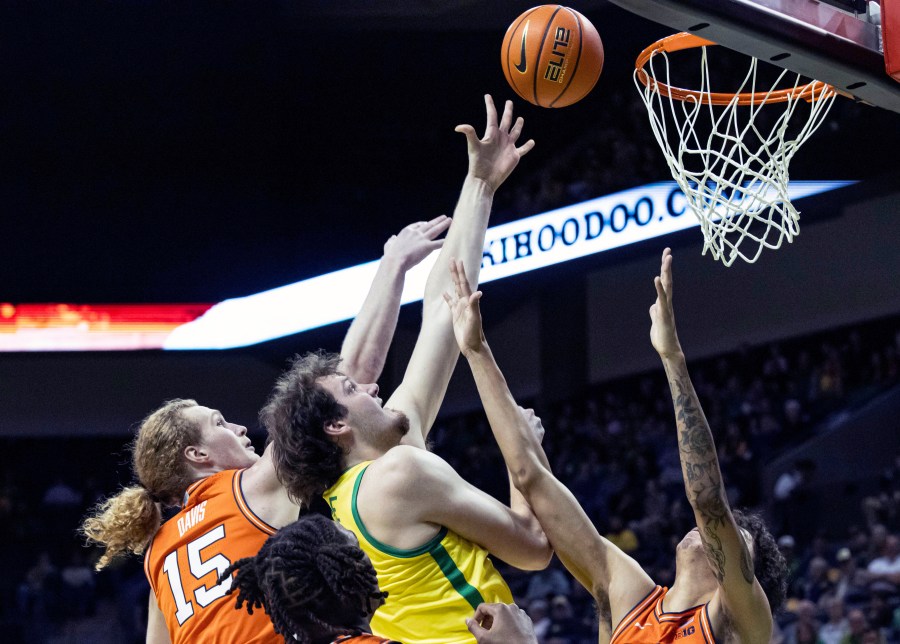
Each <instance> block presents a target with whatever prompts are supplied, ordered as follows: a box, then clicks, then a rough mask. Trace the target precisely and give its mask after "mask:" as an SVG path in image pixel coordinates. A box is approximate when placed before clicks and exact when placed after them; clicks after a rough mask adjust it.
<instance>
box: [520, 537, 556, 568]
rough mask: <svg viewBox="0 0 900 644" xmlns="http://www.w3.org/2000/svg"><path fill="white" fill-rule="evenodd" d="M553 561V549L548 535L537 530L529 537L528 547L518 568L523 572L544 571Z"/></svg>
mask: <svg viewBox="0 0 900 644" xmlns="http://www.w3.org/2000/svg"><path fill="white" fill-rule="evenodd" d="M551 559H553V548H552V547H551V546H550V541H549V540H548V539H547V535H545V534H544V532H543V531H542V530H536V531H534V532H533V533H532V534H530V535H529V543H528V547H527V548H526V549H524V551H523V552H522V558H521V559H520V560H519V561H518V562H517V566H516V567H517V568H520V569H522V570H543V569H544V568H546V567H547V566H549V565H550V560H551Z"/></svg>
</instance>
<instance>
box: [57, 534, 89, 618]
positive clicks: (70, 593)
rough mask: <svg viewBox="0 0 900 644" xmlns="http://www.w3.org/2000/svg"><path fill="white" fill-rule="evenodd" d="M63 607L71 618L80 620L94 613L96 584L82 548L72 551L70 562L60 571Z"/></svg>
mask: <svg viewBox="0 0 900 644" xmlns="http://www.w3.org/2000/svg"><path fill="white" fill-rule="evenodd" d="M60 578H61V580H62V599H63V607H64V609H65V611H66V613H67V615H68V616H69V617H72V618H75V619H80V618H82V617H86V616H88V615H91V614H93V612H94V595H95V589H96V583H95V581H94V573H93V571H92V570H91V567H90V566H89V565H88V564H87V561H85V557H84V551H83V549H82V548H80V547H77V548H75V549H74V550H72V554H71V556H70V558H69V562H68V563H67V564H66V565H65V567H63V569H62V570H61V571H60Z"/></svg>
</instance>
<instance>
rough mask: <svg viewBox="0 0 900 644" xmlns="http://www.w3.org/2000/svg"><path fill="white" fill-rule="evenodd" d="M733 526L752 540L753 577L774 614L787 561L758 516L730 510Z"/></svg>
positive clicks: (780, 600)
mask: <svg viewBox="0 0 900 644" xmlns="http://www.w3.org/2000/svg"><path fill="white" fill-rule="evenodd" d="M732 515H733V516H734V521H735V523H737V524H738V527H740V528H744V530H746V531H747V532H749V533H750V535H751V536H752V537H753V574H754V575H756V579H757V581H759V585H760V586H762V589H763V592H765V593H766V599H768V600H769V609H770V610H771V611H772V615H775V614H776V613H777V612H778V610H779V609H780V608H781V605H782V604H783V603H784V598H785V596H786V595H787V562H786V561H785V559H784V555H783V554H781V550H779V549H778V544H777V543H776V542H775V538H774V537H773V536H772V533H771V532H769V529H768V527H766V523H765V521H763V519H762V517H761V516H760V515H758V514H756V513H754V512H749V511H747V510H743V511H741V510H732Z"/></svg>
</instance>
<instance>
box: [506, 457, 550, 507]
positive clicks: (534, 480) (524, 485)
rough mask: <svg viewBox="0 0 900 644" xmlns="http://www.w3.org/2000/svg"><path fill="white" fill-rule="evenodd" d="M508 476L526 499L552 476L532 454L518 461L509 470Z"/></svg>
mask: <svg viewBox="0 0 900 644" xmlns="http://www.w3.org/2000/svg"><path fill="white" fill-rule="evenodd" d="M510 474H511V475H512V481H513V485H515V487H516V489H517V490H518V491H519V492H521V493H522V495H523V496H524V497H525V498H526V499H528V498H529V495H530V494H532V493H533V492H534V490H536V489H537V488H539V487H540V486H541V484H542V483H543V482H544V481H545V480H546V478H547V477H548V476H552V474H551V472H549V471H548V470H547V468H546V467H544V466H543V465H542V464H541V462H540V461H539V460H538V459H537V457H536V456H535V455H534V454H528V455H526V456H525V457H524V458H521V459H518V462H517V463H516V464H515V465H514V466H513V467H512V468H511V469H510Z"/></svg>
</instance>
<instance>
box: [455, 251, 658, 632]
mask: <svg viewBox="0 0 900 644" xmlns="http://www.w3.org/2000/svg"><path fill="white" fill-rule="evenodd" d="M451 275H452V277H453V282H454V293H455V294H454V295H450V294H449V293H447V294H445V296H444V299H445V300H446V302H447V304H448V305H449V307H450V309H451V311H452V314H453V329H454V333H455V334H456V339H457V342H458V343H459V347H460V349H461V351H462V353H463V355H464V356H465V357H466V359H467V360H468V362H469V366H470V367H471V369H472V374H473V376H474V377H475V383H476V385H477V387H478V393H479V395H480V396H481V401H482V404H483V405H484V409H485V412H486V414H487V417H488V421H489V422H490V425H491V429H492V430H493V432H494V437H495V438H496V440H497V444H498V445H499V446H500V451H501V453H502V454H503V458H504V460H505V461H506V466H507V468H508V469H509V471H510V473H511V475H512V477H513V482H514V484H515V486H516V487H517V488H518V489H519V490H520V491H521V492H522V493H523V495H524V498H525V500H526V501H527V502H528V503H529V504H530V507H531V509H532V511H533V512H534V514H535V516H536V517H537V519H538V521H539V522H540V524H541V527H542V528H543V530H544V533H545V534H546V535H547V538H548V539H549V541H550V545H551V546H552V547H553V549H554V550H555V551H556V554H557V555H558V556H559V558H560V560H561V561H562V562H563V564H564V565H565V566H566V568H567V569H568V570H569V572H570V573H572V575H573V576H574V577H575V578H576V579H577V580H578V581H579V583H581V585H582V586H584V587H585V588H586V589H587V590H588V591H589V592H590V593H591V594H592V595H593V596H594V598H595V600H596V602H597V607H598V609H599V611H600V614H601V620H600V631H601V641H608V640H609V638H610V636H611V632H612V627H614V626H615V625H616V624H618V622H619V621H620V620H621V619H622V618H623V617H624V616H625V614H626V613H627V612H628V611H629V610H630V609H631V608H632V607H633V606H634V605H635V604H636V603H637V602H638V601H639V600H640V599H641V598H642V597H643V596H644V595H646V594H647V593H648V592H649V591H650V590H651V589H652V588H653V586H654V584H653V582H652V581H651V580H650V578H649V577H648V576H647V574H646V573H645V572H644V571H643V570H642V569H641V567H640V566H639V565H638V564H637V562H635V561H634V560H633V559H632V558H631V557H629V556H628V555H626V554H625V553H624V552H622V551H621V550H619V549H618V548H617V547H616V546H614V545H613V544H612V543H610V542H609V541H607V540H606V539H604V538H603V537H602V536H600V534H599V533H598V532H597V529H596V528H595V527H594V525H593V524H592V523H591V521H590V519H589V518H588V516H587V514H586V513H585V512H584V510H583V509H582V507H581V505H580V504H579V503H578V500H577V499H576V498H575V496H574V495H573V494H572V493H571V492H570V491H569V490H568V488H566V486H565V485H563V484H562V483H561V482H560V481H559V480H558V479H557V478H556V477H555V476H554V475H553V473H552V472H551V471H550V466H549V464H548V462H547V457H546V455H545V454H544V450H543V448H542V447H541V443H540V436H541V434H542V432H543V428H542V427H541V423H540V419H539V418H537V417H536V416H535V415H534V413H533V412H530V411H523V410H522V409H521V408H520V407H519V406H518V405H517V404H516V401H515V399H514V398H513V396H512V393H510V391H509V387H508V386H507V384H506V380H505V379H504V377H503V374H502V373H501V371H500V368H499V367H498V366H497V362H496V361H495V359H494V356H493V354H492V353H491V349H490V347H489V346H488V343H487V340H486V339H485V336H484V332H483V328H482V323H481V313H480V310H479V305H478V302H479V300H480V299H481V292H480V291H476V292H474V293H473V292H472V290H471V288H470V287H469V282H468V280H466V279H465V269H464V267H463V265H462V264H460V263H454V264H452V266H451Z"/></svg>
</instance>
